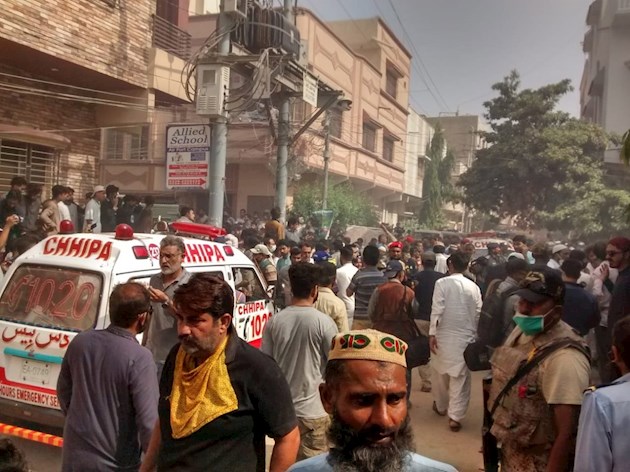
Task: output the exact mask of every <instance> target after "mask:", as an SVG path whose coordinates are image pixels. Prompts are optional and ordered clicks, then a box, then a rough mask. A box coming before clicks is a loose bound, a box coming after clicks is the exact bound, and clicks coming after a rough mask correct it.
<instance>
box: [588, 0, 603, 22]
mask: <svg viewBox="0 0 630 472" xmlns="http://www.w3.org/2000/svg"><path fill="white" fill-rule="evenodd" d="M602 2H603V0H595V1H594V2H593V3H591V5H590V6H589V7H588V13H587V15H586V24H587V25H589V26H594V25H597V23H598V22H599V18H600V16H601V14H602Z"/></svg>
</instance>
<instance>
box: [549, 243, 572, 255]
mask: <svg viewBox="0 0 630 472" xmlns="http://www.w3.org/2000/svg"><path fill="white" fill-rule="evenodd" d="M565 249H569V248H568V247H567V246H565V245H564V244H556V245H555V246H554V247H553V249H552V250H551V254H555V253H557V252H560V251H564V250H565Z"/></svg>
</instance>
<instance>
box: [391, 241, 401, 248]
mask: <svg viewBox="0 0 630 472" xmlns="http://www.w3.org/2000/svg"><path fill="white" fill-rule="evenodd" d="M387 247H388V248H389V249H391V248H393V247H397V248H399V249H402V247H403V244H402V243H401V242H400V241H394V242H393V243H391V244H390V245H389V246H387Z"/></svg>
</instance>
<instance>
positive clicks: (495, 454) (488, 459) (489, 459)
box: [481, 375, 499, 472]
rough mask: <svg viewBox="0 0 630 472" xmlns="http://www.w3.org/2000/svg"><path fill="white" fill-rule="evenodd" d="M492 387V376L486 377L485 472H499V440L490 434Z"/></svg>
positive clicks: (484, 395) (484, 386)
mask: <svg viewBox="0 0 630 472" xmlns="http://www.w3.org/2000/svg"><path fill="white" fill-rule="evenodd" d="M491 386H492V375H488V376H487V377H484V379H483V383H482V389H483V426H482V427H481V444H482V453H483V466H484V470H485V472H498V471H499V448H498V446H497V438H495V437H494V436H493V435H492V433H491V432H490V428H491V427H492V415H491V414H490V410H488V399H489V398H490V387H491Z"/></svg>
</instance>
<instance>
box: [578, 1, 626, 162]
mask: <svg viewBox="0 0 630 472" xmlns="http://www.w3.org/2000/svg"><path fill="white" fill-rule="evenodd" d="M586 24H587V25H588V31H587V32H586V34H585V35H584V42H583V43H582V49H583V50H584V52H585V53H586V61H585V63H584V71H583V73H582V82H581V84H580V106H581V116H582V118H583V119H585V120H587V121H590V122H593V123H597V124H599V125H600V126H602V127H603V128H604V129H605V130H606V131H609V132H615V133H620V134H622V133H624V132H625V131H626V130H628V129H629V128H630V93H629V91H630V0H595V1H594V2H593V3H591V5H590V7H589V9H588V13H587V15H586ZM604 159H605V162H606V163H607V164H611V165H613V166H614V165H615V164H617V165H620V164H619V150H618V149H610V150H609V151H607V152H606V153H605V156H604Z"/></svg>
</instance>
